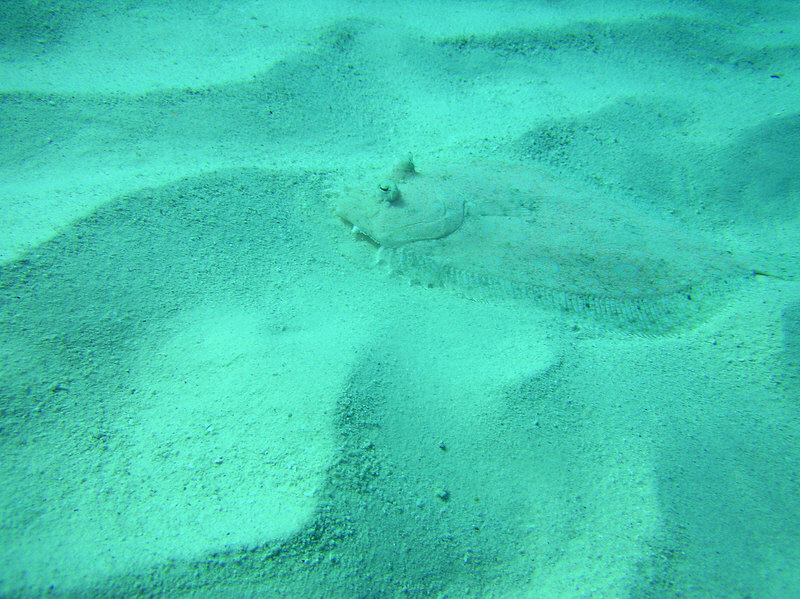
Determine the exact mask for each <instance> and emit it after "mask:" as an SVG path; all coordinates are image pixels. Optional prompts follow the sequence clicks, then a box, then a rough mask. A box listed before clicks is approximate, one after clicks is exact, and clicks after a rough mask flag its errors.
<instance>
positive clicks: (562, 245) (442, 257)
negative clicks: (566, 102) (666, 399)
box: [337, 160, 750, 334]
mask: <svg viewBox="0 0 800 599" xmlns="http://www.w3.org/2000/svg"><path fill="white" fill-rule="evenodd" d="M357 180H358V184H357V185H356V186H355V187H354V188H351V189H355V191H350V192H349V193H347V194H345V195H344V196H343V197H342V198H341V199H340V202H339V205H338V207H337V213H338V214H339V216H340V217H342V218H343V219H344V220H346V221H347V222H349V223H351V224H352V225H353V226H354V228H355V229H356V230H358V231H360V232H362V233H364V234H365V235H367V236H368V237H369V238H371V239H372V240H373V241H374V242H375V243H376V244H378V245H380V246H382V247H384V248H386V251H384V252H383V254H384V255H385V257H386V259H387V261H388V262H389V264H390V266H391V267H392V269H393V270H395V271H397V272H399V273H402V274H403V275H405V276H406V277H408V278H409V279H411V280H413V281H417V282H420V283H422V284H425V285H430V286H443V287H451V288H455V289H457V290H458V291H460V292H462V293H464V294H466V295H469V296H482V297H485V296H495V297H498V296H499V297H512V298H528V299H530V300H533V301H536V302H537V303H540V304H545V305H549V306H554V307H558V308H561V309H563V310H566V311H570V312H574V313H580V314H584V315H587V316H589V317H591V318H592V319H593V320H595V321H598V320H599V321H601V322H603V323H608V324H612V325H615V326H619V327H621V328H624V329H628V330H631V331H636V332H641V333H645V334H658V333H661V332H669V331H672V330H675V329H676V328H678V327H680V326H681V325H684V324H688V323H691V322H694V321H695V320H696V319H697V317H698V316H699V315H701V314H703V313H705V312H707V311H708V310H709V309H711V308H713V306H714V305H715V304H716V303H717V302H719V300H720V299H721V297H722V293H723V292H724V291H726V290H728V289H730V288H731V282H732V281H733V280H735V279H744V278H745V277H746V276H748V275H749V274H750V271H748V270H747V269H746V268H744V267H742V266H740V265H737V264H735V263H734V262H733V261H732V260H731V259H730V257H729V256H728V255H726V253H725V252H724V251H721V250H719V249H718V248H717V246H716V244H715V241H714V240H713V239H712V238H710V237H709V236H708V235H706V234H704V233H702V232H701V231H699V230H692V229H688V228H687V227H686V225H685V224H684V223H682V222H680V221H678V220H677V219H674V218H671V217H669V216H667V215H664V214H660V213H657V212H654V211H651V210H648V209H646V208H645V207H642V206H640V205H637V204H636V203H635V202H632V201H629V200H626V199H625V198H621V197H617V196H611V195H609V194H604V193H602V191H601V190H596V189H594V188H591V187H585V186H584V187H581V186H575V185H568V184H564V183H562V182H560V181H558V180H556V179H554V178H553V177H552V176H549V175H546V174H543V173H540V172H536V171H534V170H532V169H530V168H526V167H524V166H521V165H512V164H504V163H487V164H481V165H474V164H466V165H456V166H453V165H445V166H443V167H436V166H431V167H426V168H425V169H420V171H419V172H417V169H416V168H415V167H414V166H413V163H411V161H410V160H408V161H403V162H401V163H400V164H399V165H398V167H396V168H395V169H394V171H392V172H391V173H389V174H387V175H380V176H378V175H376V174H372V175H369V176H366V177H365V178H360V179H357ZM370 188H371V189H370Z"/></svg>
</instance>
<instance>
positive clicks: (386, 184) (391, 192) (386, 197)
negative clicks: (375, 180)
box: [378, 181, 402, 204]
mask: <svg viewBox="0 0 800 599" xmlns="http://www.w3.org/2000/svg"><path fill="white" fill-rule="evenodd" d="M401 198H402V196H401V195H400V189H399V188H398V187H397V183H395V182H394V181H383V182H381V184H380V185H378V201H379V202H380V203H381V204H383V203H384V202H386V203H389V204H396V203H398V202H399V201H400V199H401Z"/></svg>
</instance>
